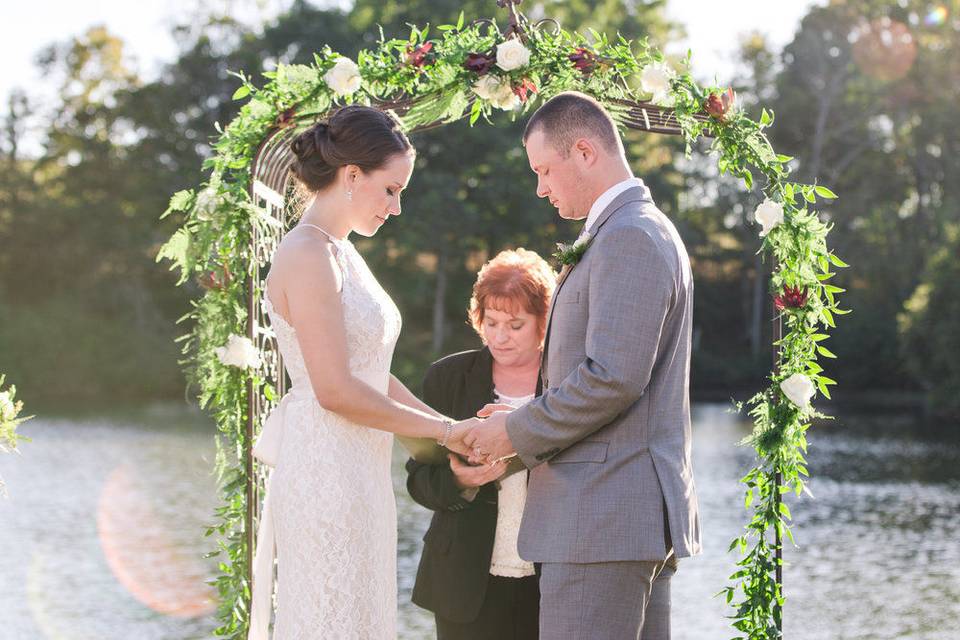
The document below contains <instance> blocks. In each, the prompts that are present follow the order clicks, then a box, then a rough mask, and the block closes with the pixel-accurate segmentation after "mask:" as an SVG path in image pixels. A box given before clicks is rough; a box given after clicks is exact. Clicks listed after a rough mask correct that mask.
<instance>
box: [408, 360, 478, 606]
mask: <svg viewBox="0 0 960 640" xmlns="http://www.w3.org/2000/svg"><path fill="white" fill-rule="evenodd" d="M423 401H424V402H426V403H427V404H428V405H430V406H431V407H433V408H434V409H436V410H437V411H439V412H440V413H442V414H444V415H446V416H449V417H451V418H454V419H456V420H464V419H466V418H471V417H473V416H475V415H476V413H477V411H479V410H480V409H482V408H483V407H484V406H485V405H486V404H489V403H491V402H493V401H494V393H493V356H491V355H490V351H489V350H488V349H487V348H486V347H484V348H482V349H478V350H475V351H464V352H462V353H455V354H453V355H450V356H447V357H445V358H441V359H440V360H437V361H436V362H434V363H433V364H432V365H431V366H430V369H429V370H428V371H427V374H426V376H425V377H424V380H423ZM407 474H408V475H407V489H408V490H409V491H410V495H411V496H412V497H413V499H414V500H416V501H417V502H418V503H420V504H421V505H423V506H424V507H426V508H428V509H431V510H433V511H435V513H434V514H433V520H431V522H430V528H429V529H427V533H426V535H424V537H423V541H424V545H423V556H422V557H421V558H420V567H419V569H418V570H417V581H416V583H415V584H414V587H413V598H412V599H413V602H414V604H416V605H418V606H421V607H423V608H424V609H429V610H430V611H433V612H434V613H436V614H437V615H438V616H440V617H442V618H445V619H447V620H450V621H453V622H459V623H469V622H473V621H474V620H476V618H477V615H479V613H480V607H481V605H482V604H483V600H484V597H485V595H486V591H487V581H488V579H489V576H490V558H491V557H492V555H493V539H494V535H495V534H496V530H497V486H496V483H493V482H491V483H488V484H485V485H484V486H482V487H480V491H479V493H478V494H477V496H476V497H475V498H474V499H473V501H472V502H469V501H467V500H465V499H464V498H463V497H461V495H460V488H459V487H457V485H456V483H455V482H454V479H453V472H452V471H451V470H450V465H449V464H442V465H441V464H437V465H430V464H422V463H419V462H416V461H415V460H413V459H412V458H411V459H410V460H408V461H407Z"/></svg>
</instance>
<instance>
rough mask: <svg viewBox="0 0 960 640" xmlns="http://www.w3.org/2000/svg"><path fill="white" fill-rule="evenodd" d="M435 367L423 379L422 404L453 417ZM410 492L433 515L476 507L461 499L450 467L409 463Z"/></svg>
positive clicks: (410, 461)
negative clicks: (433, 512) (436, 512)
mask: <svg viewBox="0 0 960 640" xmlns="http://www.w3.org/2000/svg"><path fill="white" fill-rule="evenodd" d="M440 369H441V367H438V366H437V365H436V364H434V365H433V366H431V367H430V369H429V370H428V371H427V375H426V376H425V377H424V379H423V394H422V395H423V401H424V402H426V403H427V404H428V405H430V406H431V407H433V408H434V409H435V410H436V411H439V412H440V413H442V414H444V415H449V414H450V406H449V404H450V397H449V393H448V392H447V390H446V389H445V388H444V386H445V385H444V384H443V382H444V376H443V372H442V371H441V370H440ZM406 468H407V491H408V492H409V493H410V497H412V498H413V499H414V501H416V502H417V503H418V504H420V505H422V506H424V507H426V508H427V509H430V510H432V511H461V510H463V509H468V508H470V507H471V506H473V503H471V502H469V501H467V500H466V499H465V498H464V497H463V496H461V495H460V487H458V486H457V484H456V482H454V479H453V471H451V470H450V465H449V464H424V463H422V462H417V461H416V460H414V459H413V458H410V459H409V460H407V466H406Z"/></svg>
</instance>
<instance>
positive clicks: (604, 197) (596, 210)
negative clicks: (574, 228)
mask: <svg viewBox="0 0 960 640" xmlns="http://www.w3.org/2000/svg"><path fill="white" fill-rule="evenodd" d="M632 187H641V188H643V189H647V187H646V185H644V184H643V180H641V179H640V178H627V179H626V180H624V181H623V182H618V183H617V184H615V185H613V186H612V187H610V188H609V189H607V190H606V191H604V192H603V193H602V194H600V197H599V198H597V199H596V201H594V203H593V206H592V207H590V213H589V214H587V221H586V222H585V223H584V225H583V230H584V231H590V229H591V228H592V227H593V223H595V222H596V221H597V218H599V217H600V214H601V213H603V210H604V209H606V208H607V207H609V206H610V203H611V202H613V201H614V200H616V199H617V196H619V195H620V194H621V193H623V192H624V191H626V190H627V189H630V188H632ZM648 192H649V190H648Z"/></svg>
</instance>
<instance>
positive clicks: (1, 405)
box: [0, 391, 17, 422]
mask: <svg viewBox="0 0 960 640" xmlns="http://www.w3.org/2000/svg"><path fill="white" fill-rule="evenodd" d="M16 417H17V408H16V406H14V404H13V400H11V399H10V392H9V391H4V392H3V393H0V420H2V421H4V422H9V421H10V420H13V419H14V418H16Z"/></svg>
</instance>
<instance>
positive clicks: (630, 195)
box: [540, 186, 653, 381]
mask: <svg viewBox="0 0 960 640" xmlns="http://www.w3.org/2000/svg"><path fill="white" fill-rule="evenodd" d="M643 201H649V202H652V201H653V200H652V199H651V197H650V190H649V189H647V188H646V187H645V186H644V187H630V188H629V189H627V190H626V191H624V192H623V193H621V194H620V195H619V196H617V197H616V198H614V200H613V202H611V203H610V204H609V205H608V206H607V208H606V209H604V210H603V213H601V214H600V216H599V217H598V218H597V220H596V222H594V223H593V227H592V230H589V229H588V231H590V242H591V244H592V243H593V241H594V240H596V238H597V234H598V233H599V232H600V228H601V227H602V226H603V225H605V224H606V223H607V221H609V220H610V218H611V217H612V216H613V214H614V213H616V212H617V211H618V210H619V209H621V208H622V207H624V206H626V205H628V204H630V203H631V202H643ZM587 251H589V248H588V249H587ZM584 256H586V252H584ZM581 259H582V257H581ZM577 264H579V262H578V263H577ZM576 266H577V265H576V264H565V265H563V268H562V269H561V270H560V275H559V277H558V278H557V286H556V288H554V290H553V298H551V300H550V311H549V313H548V315H547V329H546V335H545V336H544V339H543V353H541V354H540V379H541V381H542V380H543V376H544V373H545V372H546V370H547V347H548V346H549V345H550V330H551V329H552V328H553V311H554V308H555V307H556V305H557V297H558V295H559V294H560V288H561V287H562V286H563V283H564V282H566V281H567V278H568V277H569V276H570V272H571V271H573V270H574V268H576Z"/></svg>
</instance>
